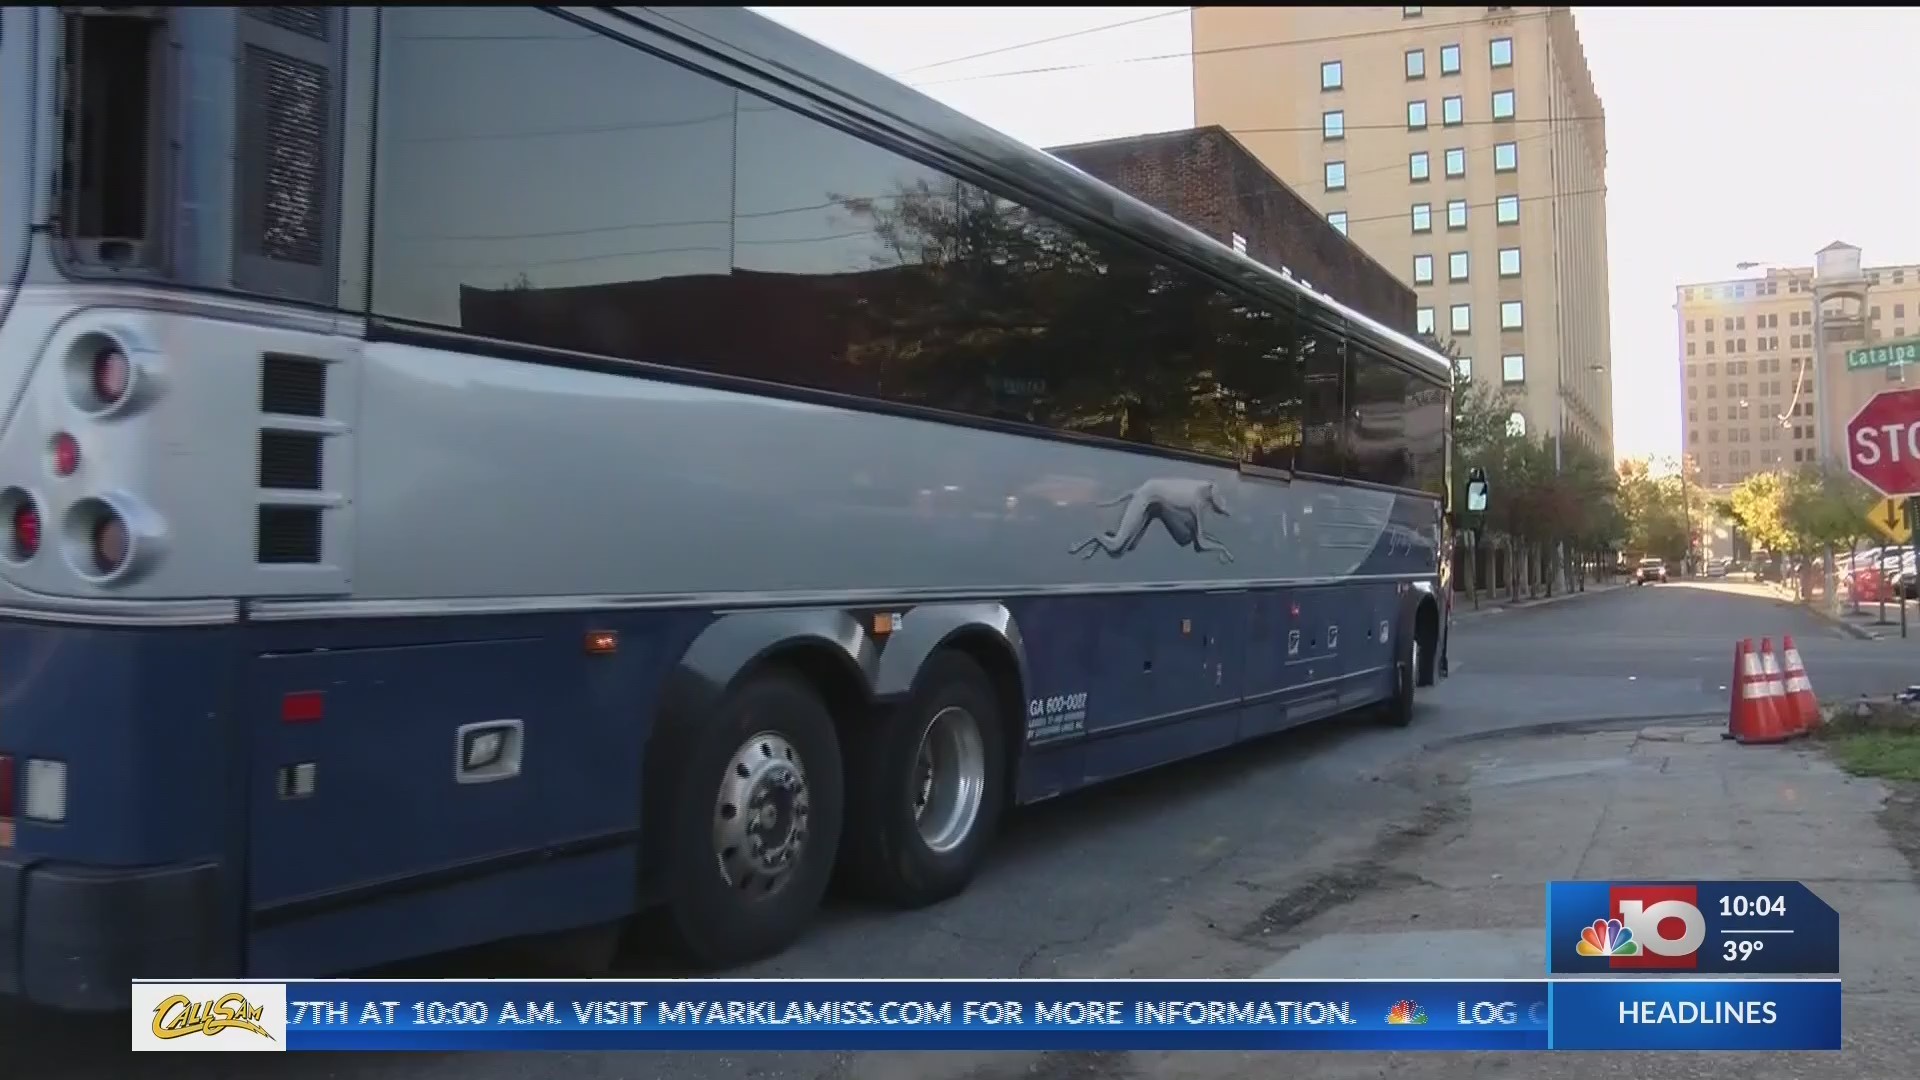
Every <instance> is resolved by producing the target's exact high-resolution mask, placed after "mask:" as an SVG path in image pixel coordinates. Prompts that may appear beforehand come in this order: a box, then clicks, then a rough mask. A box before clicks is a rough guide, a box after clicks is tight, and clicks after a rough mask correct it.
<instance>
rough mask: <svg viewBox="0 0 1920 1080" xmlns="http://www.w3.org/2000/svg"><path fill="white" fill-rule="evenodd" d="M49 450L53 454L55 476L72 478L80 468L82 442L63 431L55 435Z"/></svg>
mask: <svg viewBox="0 0 1920 1080" xmlns="http://www.w3.org/2000/svg"><path fill="white" fill-rule="evenodd" d="M49 449H50V450H51V451H52V453H53V474H54V475H55V476H72V475H73V473H74V470H76V469H78V468H79V467H80V441H79V440H78V439H75V438H74V437H73V436H71V435H69V434H67V433H66V432H64V431H62V432H59V433H58V434H56V435H54V437H53V439H52V441H51V443H50V444H49Z"/></svg>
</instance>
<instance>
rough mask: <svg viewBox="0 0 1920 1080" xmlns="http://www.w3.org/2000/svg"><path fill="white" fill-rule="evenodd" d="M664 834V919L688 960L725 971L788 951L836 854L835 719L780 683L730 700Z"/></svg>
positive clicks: (798, 689) (693, 761)
mask: <svg viewBox="0 0 1920 1080" xmlns="http://www.w3.org/2000/svg"><path fill="white" fill-rule="evenodd" d="M690 747H691V753H690V754H689V755H688V757H687V760H686V762H685V767H684V768H682V769H679V770H677V774H678V776H679V777H680V779H679V780H678V782H677V790H676V791H675V794H674V798H673V800H672V802H671V804H670V805H671V809H670V811H669V814H670V819H669V821H668V822H667V823H666V832H665V841H666V843H665V866H664V867H663V868H662V869H663V870H664V875H663V876H664V879H665V886H666V908H667V916H668V921H669V922H670V923H671V926H672V929H673V931H674V936H675V937H676V938H677V939H678V944H679V945H680V946H681V947H682V951H683V952H684V953H685V954H686V956H687V958H688V959H690V960H692V961H693V962H694V963H696V964H698V965H700V966H702V967H707V968H725V967H731V966H733V965H736V964H741V963H745V962H747V961H749V960H757V959H760V958H762V957H765V956H770V955H772V954H774V953H777V952H779V951H781V950H782V949H785V948H786V947H787V946H789V945H791V944H793V942H795V941H796V940H798V939H799V938H800V936H801V935H802V934H803V933H805V932H806V929H807V925H808V924H809V923H810V922H811V921H812V919H813V916H814V912H815V911H817V910H818V909H819V906H820V900H821V898H822V897H823V896H824V895H825V893H826V890H827V885H828V883H829V882H830V881H831V880H832V877H833V867H834V861H835V858H836V856H837V855H838V847H839V843H840V829H841V822H842V820H843V810H844V805H845V803H844V799H845V791H844V779H843V775H842V768H841V761H840V743H839V739H838V738H837V737H836V735H835V732H834V723H833V716H832V714H831V713H830V712H829V711H828V709H827V707H826V704H825V703H824V702H823V701H822V700H821V698H820V695H819V694H817V693H815V692H814V690H813V689H812V688H811V687H810V686H808V685H807V684H806V683H805V682H804V681H803V680H801V679H800V678H798V677H797V676H795V675H792V674H789V673H786V672H774V673H768V674H761V675H756V676H752V677H750V678H749V679H748V681H746V682H745V683H743V684H741V685H740V686H739V687H737V688H735V689H734V690H732V691H730V692H729V693H728V694H727V696H726V697H725V698H723V699H722V700H721V702H720V705H719V707H718V708H717V709H716V710H715V711H714V715H713V717H712V720H711V723H710V724H709V725H708V726H707V727H706V728H704V729H703V730H701V731H700V732H699V733H698V734H697V735H696V736H695V737H694V738H693V739H692V740H691V742H690Z"/></svg>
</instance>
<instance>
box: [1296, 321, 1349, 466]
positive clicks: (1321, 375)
mask: <svg viewBox="0 0 1920 1080" xmlns="http://www.w3.org/2000/svg"><path fill="white" fill-rule="evenodd" d="M1300 331H1301V332H1300V341H1299V346H1298V348H1297V349H1296V350H1295V356H1296V357H1297V361H1296V367H1297V368H1298V370H1299V371H1300V373H1301V397H1302V402H1301V418H1300V421H1301V432H1302V439H1301V445H1300V454H1299V457H1298V464H1296V465H1295V468H1298V469H1300V470H1302V471H1304V472H1311V473H1319V474H1320V475H1322V476H1345V475H1347V462H1346V456H1347V431H1346V427H1347V425H1346V419H1345V410H1346V367H1347V362H1346V346H1345V341H1344V340H1343V338H1342V337H1341V335H1340V334H1339V333H1338V332H1336V331H1334V330H1331V329H1329V328H1327V327H1325V326H1322V325H1320V324H1319V323H1317V322H1315V321H1314V320H1313V319H1311V318H1303V319H1301V320H1300Z"/></svg>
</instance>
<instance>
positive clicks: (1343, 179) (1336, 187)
mask: <svg viewBox="0 0 1920 1080" xmlns="http://www.w3.org/2000/svg"><path fill="white" fill-rule="evenodd" d="M1326 180H1327V190H1328V191H1345V190H1347V163H1346V162H1344V161H1329V162H1327V175H1326Z"/></svg>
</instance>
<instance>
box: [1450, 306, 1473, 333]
mask: <svg viewBox="0 0 1920 1080" xmlns="http://www.w3.org/2000/svg"><path fill="white" fill-rule="evenodd" d="M1447 317H1448V320H1449V321H1450V322H1451V324H1452V326H1453V332H1454V333H1456V334H1471V333H1473V308H1472V307H1470V306H1468V305H1466V304H1455V305H1453V307H1451V308H1449V309H1448V310H1447Z"/></svg>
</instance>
